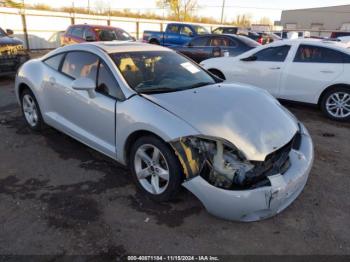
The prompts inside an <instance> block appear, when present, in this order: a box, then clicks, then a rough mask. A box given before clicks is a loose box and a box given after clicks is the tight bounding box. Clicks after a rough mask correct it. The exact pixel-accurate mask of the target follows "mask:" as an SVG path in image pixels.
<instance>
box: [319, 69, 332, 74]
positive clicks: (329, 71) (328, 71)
mask: <svg viewBox="0 0 350 262" xmlns="http://www.w3.org/2000/svg"><path fill="white" fill-rule="evenodd" d="M320 72H321V73H324V74H333V73H334V71H332V70H321V71H320Z"/></svg>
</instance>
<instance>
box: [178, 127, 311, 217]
mask: <svg viewBox="0 0 350 262" xmlns="http://www.w3.org/2000/svg"><path fill="white" fill-rule="evenodd" d="M301 133H302V134H301V144H300V148H299V150H298V151H296V150H294V149H293V150H292V151H291V153H290V162H291V165H290V168H289V169H288V170H287V172H285V173H284V174H283V175H281V174H277V175H274V176H270V177H269V180H270V182H271V186H265V187H261V188H257V189H252V190H242V191H233V190H225V189H221V188H217V187H215V186H213V185H211V184H209V183H208V182H207V181H206V180H205V179H203V178H202V177H201V176H196V177H194V178H192V179H189V180H187V181H185V182H184V183H183V186H184V187H185V188H187V189H188V190H189V191H191V192H192V193H193V194H194V195H195V196H196V197H197V198H198V199H199V200H200V201H201V202H202V203H203V205H204V206H205V208H206V209H207V211H208V212H209V213H211V214H213V215H214V216H218V217H220V218H224V219H228V220H237V221H245V222H250V221H258V220H262V219H265V218H269V217H271V216H274V215H276V214H278V213H280V212H281V211H282V210H284V209H285V208H286V207H288V206H289V205H290V204H291V203H292V202H293V201H294V200H295V199H296V198H297V197H298V196H299V194H300V193H301V191H302V190H303V188H304V186H305V184H306V181H307V179H308V176H309V173H310V170H311V167H312V164H313V159H314V151H313V143H312V140H311V137H310V135H309V134H308V132H307V130H306V129H305V127H303V126H302V129H301Z"/></svg>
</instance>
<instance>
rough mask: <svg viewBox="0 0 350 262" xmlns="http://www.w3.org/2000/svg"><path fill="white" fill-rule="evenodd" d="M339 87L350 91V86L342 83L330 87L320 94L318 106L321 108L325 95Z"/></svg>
mask: <svg viewBox="0 0 350 262" xmlns="http://www.w3.org/2000/svg"><path fill="white" fill-rule="evenodd" d="M337 87H345V88H348V89H349V90H350V84H342V83H339V84H333V85H330V86H329V87H327V88H325V89H324V90H323V91H322V93H321V94H320V96H319V98H318V101H317V105H318V106H319V107H320V106H321V102H322V99H323V97H324V96H325V94H326V93H327V92H328V91H329V90H332V89H333V88H337Z"/></svg>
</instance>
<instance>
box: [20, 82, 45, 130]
mask: <svg viewBox="0 0 350 262" xmlns="http://www.w3.org/2000/svg"><path fill="white" fill-rule="evenodd" d="M21 106H22V113H23V116H24V119H25V120H26V122H27V124H28V125H29V127H30V128H31V129H33V130H35V131H39V130H41V129H42V127H43V125H44V121H43V119H42V116H41V112H40V108H39V105H38V102H37V101H36V99H35V96H34V94H33V93H32V92H31V91H30V90H29V89H25V90H23V92H22V93H21Z"/></svg>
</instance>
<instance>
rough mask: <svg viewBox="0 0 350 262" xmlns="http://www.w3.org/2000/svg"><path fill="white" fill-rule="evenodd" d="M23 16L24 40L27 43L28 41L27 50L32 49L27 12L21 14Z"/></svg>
mask: <svg viewBox="0 0 350 262" xmlns="http://www.w3.org/2000/svg"><path fill="white" fill-rule="evenodd" d="M21 18H22V26H23V34H24V41H25V43H26V47H27V50H28V51H30V46H29V38H28V31H27V21H26V16H25V14H21Z"/></svg>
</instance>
